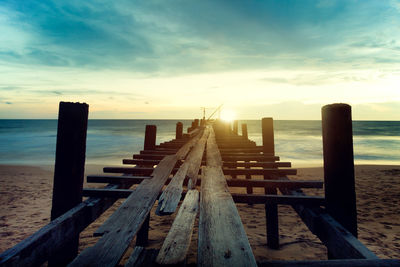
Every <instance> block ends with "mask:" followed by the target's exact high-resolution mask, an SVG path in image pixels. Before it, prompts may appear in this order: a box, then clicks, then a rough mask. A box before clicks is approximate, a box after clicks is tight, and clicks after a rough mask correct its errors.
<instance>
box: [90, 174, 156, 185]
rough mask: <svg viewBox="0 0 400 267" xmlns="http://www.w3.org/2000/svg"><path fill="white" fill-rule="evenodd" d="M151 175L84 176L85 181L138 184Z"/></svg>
mask: <svg viewBox="0 0 400 267" xmlns="http://www.w3.org/2000/svg"><path fill="white" fill-rule="evenodd" d="M151 178H152V177H151V176H132V175H122V176H113V175H88V176H87V177H86V181H87V182H88V183H105V184H106V183H111V184H120V183H126V182H129V183H132V184H140V183H141V182H142V181H143V180H145V179H151Z"/></svg>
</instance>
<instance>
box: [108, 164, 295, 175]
mask: <svg viewBox="0 0 400 267" xmlns="http://www.w3.org/2000/svg"><path fill="white" fill-rule="evenodd" d="M200 163H201V161H200ZM200 163H199V164H200ZM153 170H154V169H153V168H152V167H134V168H129V167H104V168H103V171H104V172H105V173H125V174H142V175H149V174H151V173H152V172H153ZM178 170H179V168H173V169H172V173H176V172H177V171H178ZM197 172H199V170H197ZM223 172H224V173H225V174H226V175H246V174H248V175H272V174H277V175H296V174H297V170H296V169H276V168H259V169H236V168H223Z"/></svg>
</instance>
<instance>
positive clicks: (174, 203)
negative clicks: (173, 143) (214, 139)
mask: <svg viewBox="0 0 400 267" xmlns="http://www.w3.org/2000/svg"><path fill="white" fill-rule="evenodd" d="M208 134H209V129H205V130H204V131H203V135H202V137H201V138H200V139H199V140H198V141H197V143H196V145H195V146H194V147H193V149H192V150H191V151H190V153H189V154H188V156H187V158H186V160H185V162H184V163H183V164H182V166H180V168H179V169H178V170H177V172H176V173H175V175H174V177H173V178H172V179H171V182H170V183H169V184H168V186H167V188H165V190H164V192H163V193H162V195H161V197H160V198H159V200H158V206H157V210H156V213H157V215H167V214H172V213H174V212H175V210H176V208H177V207H178V204H179V201H180V199H181V193H182V191H183V181H184V180H185V178H186V177H187V178H188V179H189V183H188V189H193V188H194V187H195V186H196V181H197V176H198V173H199V169H200V165H201V160H202V158H203V153H204V148H205V144H206V142H207V138H208Z"/></svg>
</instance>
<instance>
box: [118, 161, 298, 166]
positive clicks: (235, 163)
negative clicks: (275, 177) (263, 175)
mask: <svg viewBox="0 0 400 267" xmlns="http://www.w3.org/2000/svg"><path fill="white" fill-rule="evenodd" d="M159 162H160V160H157V159H143V160H141V159H124V160H123V164H132V165H157V164H158V163H159ZM201 164H202V165H206V162H205V161H202V162H201ZM223 166H224V167H230V168H234V167H264V168H280V167H291V166H292V164H291V163H290V162H262V161H261V162H260V161H259V162H236V161H223Z"/></svg>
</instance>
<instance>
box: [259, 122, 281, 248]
mask: <svg viewBox="0 0 400 267" xmlns="http://www.w3.org/2000/svg"><path fill="white" fill-rule="evenodd" d="M273 123H274V122H273V119H272V118H263V119H262V120H261V128H262V139H263V152H264V153H265V154H272V155H275V145H274V126H273ZM267 179H269V176H268V175H264V180H267ZM264 191H265V194H268V195H276V193H277V191H276V188H267V187H265V188H264ZM265 216H266V220H267V222H266V224H267V245H268V247H269V248H272V249H279V224H278V205H277V204H275V203H266V204H265Z"/></svg>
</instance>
